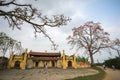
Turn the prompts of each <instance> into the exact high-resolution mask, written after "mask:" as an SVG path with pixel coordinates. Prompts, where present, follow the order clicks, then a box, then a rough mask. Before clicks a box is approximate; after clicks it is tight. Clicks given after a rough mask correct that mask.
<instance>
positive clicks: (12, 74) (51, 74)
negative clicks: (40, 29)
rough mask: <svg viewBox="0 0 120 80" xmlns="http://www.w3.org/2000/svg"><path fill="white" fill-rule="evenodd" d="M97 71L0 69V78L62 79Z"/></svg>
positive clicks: (29, 79) (8, 79)
mask: <svg viewBox="0 0 120 80" xmlns="http://www.w3.org/2000/svg"><path fill="white" fill-rule="evenodd" d="M96 73H98V71H97V70H94V69H91V68H87V69H66V70H63V69H48V70H47V73H45V72H44V69H28V70H19V69H8V70H0V80H64V79H68V78H74V77H77V76H87V75H93V74H96Z"/></svg>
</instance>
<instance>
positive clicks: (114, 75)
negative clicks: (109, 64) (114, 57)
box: [103, 68, 120, 80]
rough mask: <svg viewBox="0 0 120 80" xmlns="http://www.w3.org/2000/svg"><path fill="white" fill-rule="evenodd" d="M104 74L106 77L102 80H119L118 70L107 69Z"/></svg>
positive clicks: (119, 71) (119, 73) (119, 72)
mask: <svg viewBox="0 0 120 80" xmlns="http://www.w3.org/2000/svg"><path fill="white" fill-rule="evenodd" d="M105 72H106V76H105V78H104V79H103V80H120V70H113V69H110V68H107V69H106V70H105Z"/></svg>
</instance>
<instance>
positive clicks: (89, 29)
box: [67, 21, 111, 65]
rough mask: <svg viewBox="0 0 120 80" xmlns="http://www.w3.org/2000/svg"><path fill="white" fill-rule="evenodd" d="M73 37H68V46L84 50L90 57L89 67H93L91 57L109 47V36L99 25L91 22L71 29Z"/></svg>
mask: <svg viewBox="0 0 120 80" xmlns="http://www.w3.org/2000/svg"><path fill="white" fill-rule="evenodd" d="M72 31H73V35H72V36H69V37H68V38H67V39H68V44H71V45H72V46H73V47H77V49H78V50H79V49H84V50H85V51H86V52H87V53H88V54H89V56H90V60H91V65H93V63H94V60H93V55H94V54H96V53H97V52H100V51H101V50H103V49H105V48H109V47H110V46H111V41H110V39H109V34H108V33H107V32H105V31H104V29H103V28H102V27H101V26H100V25H99V23H94V22H92V21H90V22H86V23H85V24H84V25H81V26H80V27H77V28H76V27H74V28H73V29H72Z"/></svg>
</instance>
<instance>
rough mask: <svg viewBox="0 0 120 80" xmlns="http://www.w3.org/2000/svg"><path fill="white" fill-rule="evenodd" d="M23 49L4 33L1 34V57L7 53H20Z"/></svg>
mask: <svg viewBox="0 0 120 80" xmlns="http://www.w3.org/2000/svg"><path fill="white" fill-rule="evenodd" d="M20 49H22V46H21V43H20V42H18V41H16V40H14V39H13V38H11V37H9V36H8V35H7V34H5V33H4V32H0V53H1V54H0V55H2V56H3V57H4V56H5V54H6V52H7V51H9V52H12V51H14V52H15V51H18V50H20Z"/></svg>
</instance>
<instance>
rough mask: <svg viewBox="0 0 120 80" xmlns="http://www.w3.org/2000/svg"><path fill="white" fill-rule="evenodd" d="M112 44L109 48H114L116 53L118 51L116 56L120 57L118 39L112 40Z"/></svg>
mask: <svg viewBox="0 0 120 80" xmlns="http://www.w3.org/2000/svg"><path fill="white" fill-rule="evenodd" d="M112 45H113V46H111V49H112V50H115V51H116V52H117V53H118V56H119V58H120V39H118V38H117V39H115V40H114V41H113V44H112Z"/></svg>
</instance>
